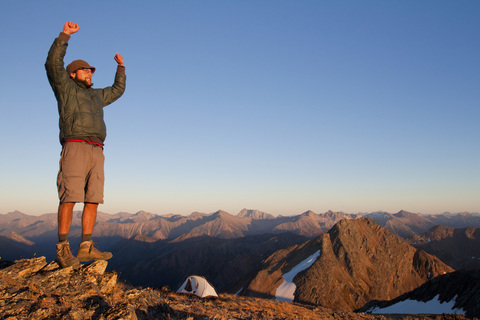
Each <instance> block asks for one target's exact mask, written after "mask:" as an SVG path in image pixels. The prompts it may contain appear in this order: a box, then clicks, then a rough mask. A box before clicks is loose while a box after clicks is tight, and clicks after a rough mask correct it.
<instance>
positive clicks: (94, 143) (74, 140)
mask: <svg viewBox="0 0 480 320" xmlns="http://www.w3.org/2000/svg"><path fill="white" fill-rule="evenodd" d="M69 142H86V143H88V144H93V145H94V146H99V147H103V144H101V143H97V142H90V141H88V140H85V139H72V140H67V141H65V143H69Z"/></svg>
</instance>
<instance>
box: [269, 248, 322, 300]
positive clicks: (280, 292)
mask: <svg viewBox="0 0 480 320" xmlns="http://www.w3.org/2000/svg"><path fill="white" fill-rule="evenodd" d="M319 256H320V250H318V251H317V252H315V253H314V254H312V255H311V256H310V257H308V258H307V259H305V260H303V261H302V262H300V263H299V264H297V265H296V266H295V267H293V268H292V270H290V271H289V272H287V273H285V274H284V275H283V276H282V277H283V280H284V281H283V283H282V284H281V285H280V286H279V287H278V288H277V291H276V293H275V298H276V300H278V301H286V302H292V301H293V299H294V294H295V290H296V289H297V286H296V285H295V283H293V278H295V276H296V275H297V274H298V273H300V272H302V271H303V270H306V269H308V268H310V266H311V265H312V264H313V263H314V262H315V261H316V260H317V258H318V257H319Z"/></svg>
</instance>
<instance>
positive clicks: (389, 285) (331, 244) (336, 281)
mask: <svg viewBox="0 0 480 320" xmlns="http://www.w3.org/2000/svg"><path fill="white" fill-rule="evenodd" d="M319 250H320V256H319V257H318V258H317V260H316V261H315V262H314V263H313V265H312V266H311V267H309V268H308V269H306V270H305V271H303V272H300V273H299V274H297V275H296V276H295V278H294V283H295V285H296V287H297V288H296V291H295V300H294V301H296V302H301V303H309V304H314V305H321V306H324V307H329V308H333V309H341V310H355V309H358V308H360V307H362V306H363V305H365V304H366V303H367V302H368V301H370V300H373V299H376V300H388V299H393V298H395V297H397V296H399V295H401V294H403V293H405V292H408V291H411V290H413V289H415V288H417V287H418V286H420V285H421V284H423V283H425V282H426V281H428V280H429V279H432V278H434V277H436V276H438V275H442V274H445V273H449V272H453V271H454V270H453V269H452V268H450V267H449V266H447V265H445V264H444V263H443V262H442V261H440V260H439V259H438V258H436V257H434V256H431V255H429V254H427V253H425V252H424V251H422V250H417V249H415V248H413V247H412V246H410V245H408V244H407V243H405V242H404V241H403V240H402V239H401V238H400V237H398V236H396V235H394V234H393V233H391V232H390V231H388V230H387V229H385V228H382V227H381V226H379V225H378V224H376V223H375V222H374V221H373V220H371V219H367V218H360V219H355V220H352V219H345V220H342V221H340V222H339V223H337V224H336V225H335V226H334V227H333V228H332V229H331V230H330V231H329V232H328V233H327V234H324V235H322V236H320V237H318V238H316V239H314V240H310V241H308V242H307V243H305V244H303V245H300V246H296V247H291V248H288V249H284V250H282V251H278V252H276V253H274V254H273V255H272V256H270V257H269V258H268V259H267V260H266V261H265V262H264V265H263V267H262V270H260V272H259V273H258V275H257V276H256V277H255V278H254V279H253V280H252V281H251V283H250V284H249V286H248V289H247V292H246V294H247V295H252V296H262V297H266V296H270V297H275V294H276V290H277V288H278V287H279V285H280V284H281V283H282V282H283V279H282V275H283V274H285V273H287V272H289V271H290V270H292V268H293V267H294V266H296V265H297V264H298V263H299V262H300V261H302V260H304V259H305V258H307V257H309V256H311V255H312V254H313V253H314V252H316V251H319ZM380 297H382V298H380Z"/></svg>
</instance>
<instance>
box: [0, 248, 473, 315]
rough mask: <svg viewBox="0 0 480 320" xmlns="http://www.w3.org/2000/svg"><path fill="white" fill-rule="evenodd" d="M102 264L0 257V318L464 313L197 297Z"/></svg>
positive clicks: (221, 296)
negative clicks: (142, 282) (128, 277)
mask: <svg viewBox="0 0 480 320" xmlns="http://www.w3.org/2000/svg"><path fill="white" fill-rule="evenodd" d="M7 265H8V266H7ZM106 266H107V262H106V261H96V262H94V263H91V264H86V265H83V266H82V267H81V268H80V269H78V270H73V269H72V268H65V269H61V268H59V266H58V265H57V263H56V262H51V263H47V262H46V259H45V257H39V258H32V259H23V260H18V261H15V263H9V264H7V263H2V264H1V265H0V319H2V320H3V319H5V320H7V319H8V320H13V319H15V320H17V319H18V320H19V319H36V320H39V319H105V320H108V319H145V320H149V319H170V320H178V319H186V320H200V319H202V320H206V319H218V320H220V319H245V320H254V319H264V320H270V319H271V320H273V319H278V320H280V319H319V320H322V319H325V320H329V319H351V320H360V319H410V320H413V319H432V320H453V319H459V320H460V319H466V318H464V317H462V316H454V315H431V316H430V315H419V316H411V315H409V316H401V315H392V316H382V315H368V314H363V313H353V312H348V311H335V310H331V309H327V308H323V307H314V306H307V305H301V304H297V303H286V302H277V301H273V300H264V299H259V298H246V297H237V296H234V295H227V294H220V296H219V298H218V299H214V300H203V299H200V298H197V297H195V296H190V295H183V294H177V293H174V292H171V291H170V290H169V289H168V288H162V289H160V290H155V289H151V288H132V287H128V286H125V285H123V284H122V283H119V282H117V274H116V272H115V271H109V272H105V268H106ZM2 268H3V269H2Z"/></svg>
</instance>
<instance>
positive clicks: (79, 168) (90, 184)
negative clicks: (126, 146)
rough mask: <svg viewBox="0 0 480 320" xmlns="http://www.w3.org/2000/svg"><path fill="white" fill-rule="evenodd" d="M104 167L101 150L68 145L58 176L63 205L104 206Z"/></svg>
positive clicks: (87, 145) (63, 152) (69, 143)
mask: <svg viewBox="0 0 480 320" xmlns="http://www.w3.org/2000/svg"><path fill="white" fill-rule="evenodd" d="M104 164H105V156H104V154H103V148H102V147H100V146H95V145H91V144H88V143H87V142H68V143H66V144H65V145H64V147H63V150H62V153H61V156H60V170H59V171H58V176H57V187H58V198H59V199H60V203H64V202H91V203H103V185H104V182H105V174H104V170H103V167H104Z"/></svg>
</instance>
